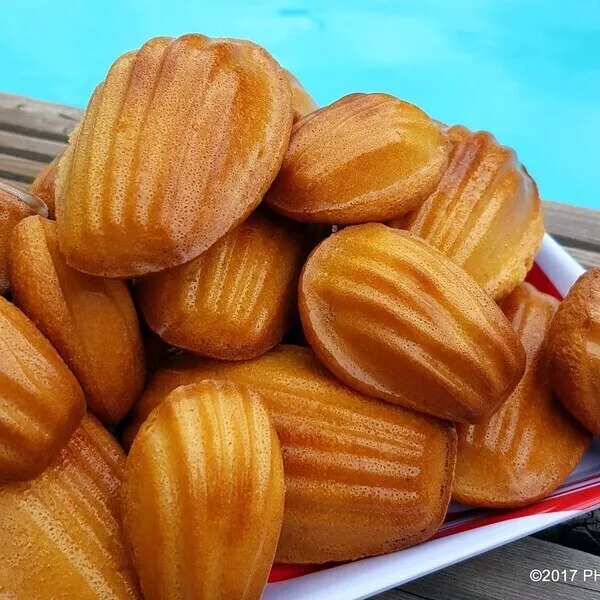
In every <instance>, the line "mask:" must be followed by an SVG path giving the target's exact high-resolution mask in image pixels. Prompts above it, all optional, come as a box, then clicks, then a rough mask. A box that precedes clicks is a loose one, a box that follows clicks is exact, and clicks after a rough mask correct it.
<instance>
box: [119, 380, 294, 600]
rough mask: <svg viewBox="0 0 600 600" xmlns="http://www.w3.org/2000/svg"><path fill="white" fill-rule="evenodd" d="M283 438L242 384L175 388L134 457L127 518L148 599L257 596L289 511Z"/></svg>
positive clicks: (125, 493) (126, 490)
mask: <svg viewBox="0 0 600 600" xmlns="http://www.w3.org/2000/svg"><path fill="white" fill-rule="evenodd" d="M284 494H285V485H284V479H283V465H282V460H281V451H280V448H279V442H278V440H277V435H276V433H275V430H274V429H273V426H272V425H271V423H270V421H269V417H268V415H267V413H266V411H265V409H264V407H263V406H262V404H261V401H260V398H259V397H258V396H257V395H256V394H255V393H254V392H252V391H250V390H246V389H244V388H242V387H240V386H238V385H236V384H235V383H231V382H218V381H202V382H200V383H197V384H193V385H189V386H185V387H180V388H179V389H177V390H175V391H173V392H172V393H171V394H170V395H169V397H168V398H167V399H166V400H165V402H163V403H162V404H161V405H160V406H159V407H158V408H157V409H156V410H155V411H154V412H153V413H152V415H151V416H150V418H149V419H148V420H147V421H146V423H145V424H144V425H143V426H142V429H141V430H140V433H139V435H138V437H137V438H136V440H135V442H134V443H133V446H132V448H131V452H130V453H129V456H128V458H127V467H126V476H125V481H124V483H123V488H122V500H123V524H124V528H125V532H126V535H127V536H128V539H129V541H130V543H131V545H132V547H133V553H134V562H135V564H136V568H137V571H138V574H139V576H140V583H141V586H142V591H143V593H144V597H145V598H146V600H184V599H188V598H197V599H198V600H200V599H204V598H205V599H207V600H208V599H211V598H222V599H224V600H258V599H259V598H260V596H261V594H262V591H263V588H264V586H265V583H266V581H267V577H268V575H269V571H270V569H271V565H272V563H273V557H274V556H275V548H276V546H277V540H278V539H279V532H280V529H281V521H282V517H283V503H284Z"/></svg>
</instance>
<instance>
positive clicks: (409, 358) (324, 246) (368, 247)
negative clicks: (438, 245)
mask: <svg viewBox="0 0 600 600" xmlns="http://www.w3.org/2000/svg"><path fill="white" fill-rule="evenodd" d="M299 306H300V317H301V319H302V324H303V326H304V333H305V334H306V338H307V340H308V342H309V343H310V345H311V346H312V348H313V350H314V351H315V353H316V354H317V356H318V357H319V358H320V359H321V360H322V361H323V362H324V363H325V365H326V366H327V367H328V368H329V369H331V371H333V373H334V374H335V375H337V376H338V377H339V378H340V379H341V380H342V381H344V382H346V383H347V384H348V385H351V386H352V387H354V388H356V389H357V390H359V391H361V392H363V393H365V394H368V395H370V396H374V397H376V398H381V399H382V400H387V401H389V402H394V403H396V404H401V405H403V406H406V407H408V408H413V409H415V410H418V411H421V412H425V413H429V414H432V415H435V416H437V417H441V418H443V419H450V420H453V421H461V422H466V423H476V422H479V421H482V420H483V419H485V418H486V417H488V416H490V415H492V414H493V413H494V412H496V410H498V408H499V407H500V405H501V404H502V402H504V400H506V398H508V396H509V394H510V393H511V392H512V391H513V389H514V388H515V386H516V385H517V383H518V382H519V380H520V378H521V376H522V375H523V370H524V368H525V352H524V350H523V346H522V345H521V343H520V342H519V338H518V337H517V335H516V334H515V332H514V330H513V328H512V327H511V326H510V323H509V322H508V321H507V319H506V317H505V316H504V315H503V314H502V311H501V310H500V309H499V308H498V306H496V304H495V303H494V302H493V301H492V300H491V299H490V298H489V296H488V295H487V294H486V293H485V292H484V291H483V290H482V289H481V288H480V287H479V286H478V285H477V284H476V283H475V282H474V281H473V280H472V279H471V277H469V276H468V275H467V274H466V273H465V271H463V269H461V268H460V267H458V266H457V265H455V264H454V263H453V262H452V261H450V260H449V259H447V258H446V257H445V256H444V255H443V254H441V253H440V252H438V251H437V250H435V249H433V248H431V246H429V245H428V244H426V243H425V242H423V241H422V240H420V239H418V238H416V237H414V236H412V235H409V234H407V233H405V232H403V231H399V230H397V229H392V228H391V227H386V226H385V225H380V224H376V223H371V224H367V225H357V226H355V227H348V228H346V229H344V230H342V231H340V232H338V233H335V234H333V235H332V236H331V237H329V238H328V239H326V240H325V241H324V242H322V243H321V244H320V245H319V246H318V247H317V248H316V249H315V250H314V251H313V252H312V254H311V256H310V257H309V259H308V261H307V262H306V264H305V266H304V269H303V271H302V276H301V278H300V286H299Z"/></svg>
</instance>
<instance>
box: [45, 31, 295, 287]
mask: <svg viewBox="0 0 600 600" xmlns="http://www.w3.org/2000/svg"><path fill="white" fill-rule="evenodd" d="M291 125H292V107H291V91H290V87H289V84H288V82H287V79H286V76H285V73H284V71H283V69H282V68H281V67H280V66H279V65H278V64H277V62H275V60H274V59H273V58H272V57H271V56H270V55H269V54H268V53H267V52H266V51H265V50H264V49H263V48H260V47H259V46H256V45H254V44H252V43H250V42H245V41H238V40H228V39H210V38H207V37H205V36H202V35H196V34H193V35H185V36H182V37H180V38H178V39H176V40H172V39H170V38H154V39H152V40H150V41H149V42H147V43H146V44H145V45H144V46H142V48H141V49H140V50H139V51H138V52H130V53H128V54H125V55H123V56H122V57H121V58H119V59H117V61H116V62H115V63H114V64H113V66H112V67H111V69H110V71H109V73H108V76H107V78H106V80H105V81H104V82H103V83H102V84H100V86H98V88H97V89H96V91H95V92H94V95H93V96H92V99H91V100H90V104H89V106H88V109H87V111H86V114H85V116H84V118H83V121H82V122H81V124H80V126H79V127H78V128H77V129H76V131H75V133H74V134H73V135H72V139H71V144H70V146H69V149H68V150H67V151H66V153H65V155H64V157H63V159H62V160H61V161H60V164H59V174H58V180H57V187H56V197H57V207H56V219H57V223H58V236H59V241H60V247H61V250H62V251H63V252H64V254H65V256H66V259H67V263H68V264H69V265H71V266H72V267H74V268H76V269H79V270H80V271H84V272H86V273H90V274H92V275H103V276H109V277H132V276H138V275H143V274H145V273H151V272H155V271H160V270H162V269H165V268H168V267H173V266H175V265H179V264H183V263H185V262H187V261H189V260H191V259H193V258H195V257H196V256H198V255H199V254H200V253H202V252H203V251H204V250H206V249H207V248H208V247H210V246H211V245H212V244H213V243H214V242H216V241H217V240H218V239H219V238H220V237H221V236H223V235H224V234H225V233H227V232H228V231H229V230H230V229H232V228H233V227H234V226H235V225H237V223H239V222H241V221H242V220H243V219H244V218H245V217H246V216H247V215H248V214H249V213H250V212H251V211H252V210H253V209H254V207H255V206H256V205H257V204H258V203H259V202H260V201H261V199H262V197H263V195H264V194H265V192H266V191H267V189H268V187H269V185H270V184H271V182H272V180H273V178H274V177H275V175H276V174H277V171H278V170H279V167H280V165H281V161H282V159H283V154H284V153H285V150H286V148H287V145H288V141H289V135H290V129H291Z"/></svg>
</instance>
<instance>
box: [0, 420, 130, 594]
mask: <svg viewBox="0 0 600 600" xmlns="http://www.w3.org/2000/svg"><path fill="white" fill-rule="evenodd" d="M124 466H125V455H124V454H123V450H122V449H121V448H120V446H119V445H118V444H117V443H116V441H115V440H114V439H113V438H112V436H111V435H110V434H109V433H108V432H107V431H106V430H105V429H104V428H103V427H102V426H101V425H100V424H99V423H98V422H97V421H96V420H95V419H94V417H92V416H87V415H86V416H85V417H84V418H83V421H82V423H81V425H80V427H79V428H78V429H77V431H76V432H75V433H74V434H73V436H72V437H71V439H70V441H69V443H68V444H67V445H66V446H65V447H64V448H63V449H62V450H61V451H60V453H59V454H58V456H57V457H56V459H55V460H54V462H53V463H52V465H51V466H50V467H48V468H47V469H46V470H45V471H44V472H43V473H42V475H41V476H40V477H38V478H37V479H34V480H33V481H30V482H26V483H19V484H10V485H5V486H3V487H2V488H0V590H1V591H2V593H1V594H0V595H2V597H4V598H7V599H8V598H15V599H17V598H19V599H20V598H22V599H23V600H24V599H25V598H27V599H32V600H33V599H34V598H39V599H42V598H44V599H46V598H47V599H49V598H52V600H74V599H75V598H76V599H77V600H138V599H141V595H140V593H139V589H138V584H137V577H136V575H135V572H134V570H133V566H132V564H131V561H130V559H129V553H128V550H127V548H126V545H125V539H124V536H123V533H122V530H121V525H120V514H119V510H118V508H119V488H120V486H121V480H122V477H123V469H124Z"/></svg>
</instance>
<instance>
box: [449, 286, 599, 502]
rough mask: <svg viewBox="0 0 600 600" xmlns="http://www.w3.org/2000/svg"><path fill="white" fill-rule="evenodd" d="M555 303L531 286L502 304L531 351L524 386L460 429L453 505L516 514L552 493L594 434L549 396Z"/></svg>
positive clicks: (550, 393)
mask: <svg viewBox="0 0 600 600" xmlns="http://www.w3.org/2000/svg"><path fill="white" fill-rule="evenodd" d="M557 306H558V302H557V301H556V300H555V299H554V298H552V297H550V296H548V295H546V294H542V293H541V292H538V291H537V290H536V289H535V288H534V287H533V286H531V285H530V284H528V283H524V284H521V285H520V286H519V287H517V288H516V289H515V290H514V291H513V292H512V293H511V294H510V295H509V296H508V297H507V298H506V299H505V300H504V302H503V305H502V307H503V310H504V311H505V313H506V315H507V317H508V318H509V319H510V321H511V323H512V324H513V327H514V328H515V331H516V332H517V333H518V334H519V336H520V338H521V340H522V342H523V344H524V346H525V350H526V352H527V368H526V371H525V375H524V376H523V379H521V381H520V383H519V385H518V386H517V388H516V389H515V391H514V392H513V393H512V394H511V395H510V397H509V399H508V400H507V401H506V402H505V403H504V405H503V406H502V407H501V408H500V410H499V411H498V412H497V413H495V414H494V415H493V416H492V417H491V418H490V419H488V420H487V421H485V422H484V423H480V424H477V425H459V426H458V459H457V463H456V475H455V478H454V484H453V492H452V494H453V498H454V499H455V500H458V501H459V502H464V503H466V504H471V505H474V506H485V507H493V508H511V507H517V506H522V505H525V504H530V503H532V502H535V501H536V500H539V499H541V498H543V497H545V496H547V495H548V494H549V493H551V492H552V491H554V490H555V489H556V488H557V487H558V486H559V485H560V484H561V483H562V482H563V481H564V480H565V479H566V478H567V476H568V475H569V474H570V473H571V471H572V470H573V469H574V468H575V466H576V465H577V463H578V462H579V460H580V459H581V457H582V455H583V453H584V452H585V450H586V448H587V446H588V444H589V442H590V439H591V435H590V434H589V433H588V432H587V431H586V430H585V429H584V428H583V427H582V426H581V425H579V423H577V422H576V421H575V419H574V418H573V417H571V415H570V414H569V413H568V412H567V411H566V410H565V409H564V408H563V407H562V405H561V404H560V402H559V401H558V400H557V399H556V398H555V397H554V396H553V395H552V392H551V390H550V382H549V380H548V370H547V367H548V363H547V353H546V349H547V344H546V334H547V332H548V328H549V326H550V321H551V320H552V317H553V315H554V311H555V310H556V307H557Z"/></svg>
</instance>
